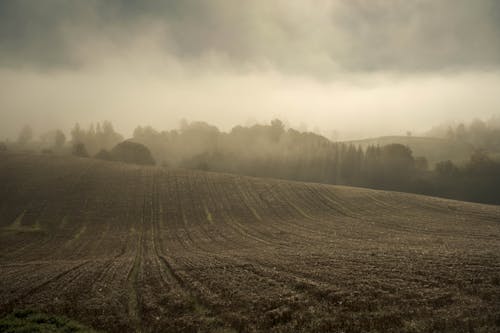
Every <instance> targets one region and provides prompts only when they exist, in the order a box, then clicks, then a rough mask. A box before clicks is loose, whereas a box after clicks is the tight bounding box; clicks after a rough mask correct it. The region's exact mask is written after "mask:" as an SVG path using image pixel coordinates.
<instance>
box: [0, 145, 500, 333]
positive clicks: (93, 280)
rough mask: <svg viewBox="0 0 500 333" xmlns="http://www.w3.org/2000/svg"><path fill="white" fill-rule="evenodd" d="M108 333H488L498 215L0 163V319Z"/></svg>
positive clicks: (83, 167) (257, 185) (98, 164)
mask: <svg viewBox="0 0 500 333" xmlns="http://www.w3.org/2000/svg"><path fill="white" fill-rule="evenodd" d="M23 308H29V309H36V310H37V311H42V312H44V313H52V314H55V315H63V316H67V317H69V318H74V319H76V320H78V321H80V322H82V323H84V324H86V325H88V326H91V327H93V328H95V329H98V330H104V331H110V332H130V331H137V332H158V331H164V332H214V331H215V332H240V331H241V332H433V331H434V332H498V331H500V206H488V205H480V204H472V203H465V202H459V201H451V200H444V199H437V198H432V197H425V196H418V195H412V194H403V193H396V192H385V191H375V190H369V189H361V188H350V187H340V186H327V185H321V184H312V183H299V182H290V181H280V180H272V179H259V178H251V177H242V176H235V175H228V174H217V173H209V172H196V171H188V170H168V169H163V168H159V167H143V166H132V165H127V164H121V163H115V162H102V161H97V160H92V159H83V158H82V159H80V158H73V157H58V156H41V155H33V154H13V153H0V315H4V314H8V313H11V312H12V311H13V310H14V309H23Z"/></svg>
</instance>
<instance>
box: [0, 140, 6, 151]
mask: <svg viewBox="0 0 500 333" xmlns="http://www.w3.org/2000/svg"><path fill="white" fill-rule="evenodd" d="M0 151H7V145H6V144H5V143H3V142H0Z"/></svg>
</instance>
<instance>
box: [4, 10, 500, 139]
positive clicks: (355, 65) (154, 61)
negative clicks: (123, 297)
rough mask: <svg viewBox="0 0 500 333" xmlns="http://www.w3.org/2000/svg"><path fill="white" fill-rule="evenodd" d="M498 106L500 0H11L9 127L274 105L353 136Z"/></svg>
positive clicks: (236, 114)
mask: <svg viewBox="0 0 500 333" xmlns="http://www.w3.org/2000/svg"><path fill="white" fill-rule="evenodd" d="M499 114H500V1H497V0H394V1H392V0H338V1H335V0H331V1H326V0H309V1H306V0H273V1H269V0H261V1H258V0H257V1H256V0H254V1H243V0H242V1H239V0H238V1H231V0H213V1H208V0H206V1H202V0H198V1H194V0H178V1H175V0H170V1H149V0H142V1H131V0H121V1H118V0H116V1H113V0H106V1H104V0H102V1H97V0H80V1H79V0H75V1H66V0H44V1H32V0H25V1H23V0H17V1H9V0H0V139H1V138H5V137H14V136H15V135H16V133H17V131H18V130H19V128H20V127H22V126H23V125H24V124H31V125H32V126H33V127H34V128H36V129H37V131H38V132H41V131H44V130H47V129H50V128H54V127H60V128H66V129H68V128H69V127H71V126H72V124H74V123H75V122H80V123H81V124H83V125H86V124H88V123H90V122H91V121H100V120H106V119H108V120H112V121H113V123H114V124H115V127H116V128H117V129H118V130H119V131H121V132H122V133H124V134H125V135H130V134H131V132H132V130H133V128H134V127H135V126H136V125H139V124H141V125H152V126H154V127H156V128H158V129H169V128H173V127H176V126H177V125H178V123H179V121H180V119H182V118H187V119H188V120H204V121H207V122H210V123H213V124H215V125H218V126H219V127H221V129H224V130H228V129H230V128H231V127H232V126H233V125H236V124H249V123H252V122H255V121H259V122H265V121H269V120H270V119H272V118H274V117H279V118H282V119H284V120H286V121H287V122H288V123H289V124H291V125H293V126H295V127H298V126H302V128H304V126H307V127H308V128H309V130H313V129H315V128H318V129H320V130H321V131H322V132H323V133H324V134H326V135H329V134H330V133H331V131H333V130H337V131H338V132H339V133H340V135H341V138H354V137H367V136H374V135H387V134H402V133H405V132H406V131H407V130H412V131H414V132H419V131H424V130H426V129H429V128H430V127H432V126H433V125H436V124H438V123H442V122H446V121H452V120H457V121H463V120H469V119H472V118H475V117H480V118H489V117H490V116H493V115H499Z"/></svg>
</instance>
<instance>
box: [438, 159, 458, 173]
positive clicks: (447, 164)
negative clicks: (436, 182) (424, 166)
mask: <svg viewBox="0 0 500 333" xmlns="http://www.w3.org/2000/svg"><path fill="white" fill-rule="evenodd" d="M435 170H436V173H437V174H438V176H442V177H452V176H456V175H457V174H458V172H459V169H458V167H457V166H456V165H455V164H453V162H452V161H450V160H448V161H442V162H439V163H437V164H436V167H435Z"/></svg>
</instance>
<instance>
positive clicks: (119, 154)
mask: <svg viewBox="0 0 500 333" xmlns="http://www.w3.org/2000/svg"><path fill="white" fill-rule="evenodd" d="M111 157H112V159H113V160H115V161H121V162H125V163H132V164H141V165H154V164H155V160H154V159H153V157H152V156H151V152H150V151H149V149H148V148H147V147H146V146H144V145H142V144H140V143H135V142H131V141H123V142H121V143H119V144H117V145H116V146H115V147H114V148H113V149H112V150H111Z"/></svg>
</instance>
